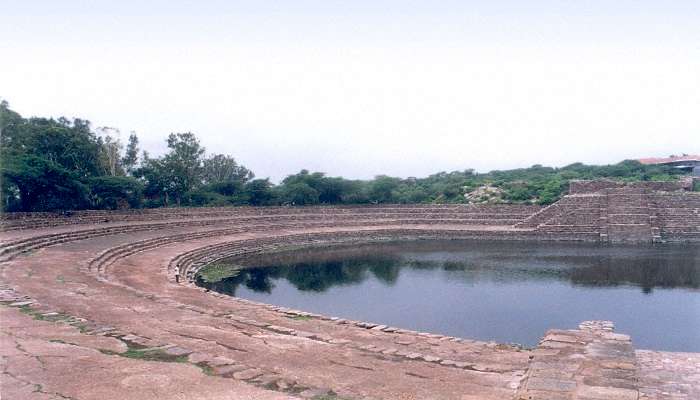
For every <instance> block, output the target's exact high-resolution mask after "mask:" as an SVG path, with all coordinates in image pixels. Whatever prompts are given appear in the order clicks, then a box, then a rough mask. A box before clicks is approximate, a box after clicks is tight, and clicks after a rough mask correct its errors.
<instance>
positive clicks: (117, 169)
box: [98, 126, 124, 176]
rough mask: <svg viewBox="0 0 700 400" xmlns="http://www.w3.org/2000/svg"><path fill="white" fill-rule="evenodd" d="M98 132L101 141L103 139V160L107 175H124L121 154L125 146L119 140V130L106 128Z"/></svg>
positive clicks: (99, 129)
mask: <svg viewBox="0 0 700 400" xmlns="http://www.w3.org/2000/svg"><path fill="white" fill-rule="evenodd" d="M98 131H99V132H100V138H99V139H101V144H102V149H101V150H102V151H101V154H102V159H103V163H104V165H105V169H106V170H107V174H108V175H111V176H117V175H123V174H124V170H123V168H122V164H121V152H122V148H123V147H124V146H123V145H122V142H121V140H119V134H120V132H119V129H116V128H110V127H106V126H104V127H101V128H98Z"/></svg>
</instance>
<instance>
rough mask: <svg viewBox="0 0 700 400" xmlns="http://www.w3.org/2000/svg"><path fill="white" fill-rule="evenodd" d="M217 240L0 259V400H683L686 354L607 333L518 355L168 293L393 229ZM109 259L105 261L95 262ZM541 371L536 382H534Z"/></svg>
mask: <svg viewBox="0 0 700 400" xmlns="http://www.w3.org/2000/svg"><path fill="white" fill-rule="evenodd" d="M130 224H132V223H130ZM125 225H129V224H125ZM99 227H104V225H102V226H80V227H79V228H75V227H74V228H73V229H71V230H66V228H64V227H56V228H47V229H37V230H34V231H27V230H24V231H16V232H13V233H12V238H10V239H12V240H19V239H23V238H24V239H26V238H31V237H35V236H39V235H40V234H42V235H43V234H59V233H66V232H69V233H71V234H73V233H74V232H76V231H78V230H85V229H97V228H99ZM227 227H228V228H230V226H229V225H226V224H224V225H223V226H222V225H216V224H214V225H209V226H195V225H194V224H193V226H186V225H185V226H176V227H175V226H174V227H163V228H160V229H158V230H141V231H133V232H127V233H113V234H109V235H103V236H100V235H92V236H89V237H84V238H83V237H78V239H80V240H75V239H70V240H69V239H60V240H56V241H55V242H50V240H49V242H48V243H47V245H40V246H39V245H37V246H34V247H33V249H32V250H31V251H30V252H29V253H25V254H21V255H20V254H19V253H18V254H14V253H12V252H7V253H6V254H5V256H6V261H4V262H3V263H1V264H0V281H1V282H2V286H0V302H3V304H4V305H3V306H2V307H0V311H1V314H0V316H1V317H2V332H1V334H2V336H0V337H1V338H2V341H1V342H0V354H1V355H2V363H3V364H2V368H3V375H2V394H3V396H4V397H3V398H13V399H23V398H75V399H97V398H100V399H103V398H105V399H110V398H122V399H124V398H156V397H157V398H188V399H189V398H241V399H242V398H246V399H247V398H252V399H255V398H260V399H268V398H269V399H277V398H279V399H282V398H289V397H290V396H291V397H297V398H298V397H301V398H314V397H316V398H322V397H320V396H326V398H333V397H334V396H335V398H347V399H438V400H439V399H486V400H488V399H513V398H516V396H522V395H525V396H527V395H530V394H533V393H535V392H534V391H535V390H539V389H537V388H538V387H539V388H540V389H541V388H545V389H546V388H548V387H549V388H551V386H547V385H548V384H554V385H555V386H556V385H563V386H564V387H566V388H568V387H569V386H566V385H570V384H568V383H566V382H569V381H573V382H576V383H577V385H576V386H575V388H574V389H575V390H573V391H568V392H567V391H562V390H558V391H557V390H554V391H552V390H549V391H548V392H552V393H553V394H552V393H549V395H552V396H556V395H562V396H564V397H561V396H560V397H559V398H581V399H598V398H632V397H624V396H632V393H635V394H636V393H637V388H638V387H639V388H640V393H642V394H643V396H647V397H646V398H683V397H678V396H686V397H685V398H688V399H691V398H694V397H693V396H694V395H695V394H697V390H698V386H699V384H698V379H697V374H698V372H697V361H698V357H697V355H696V354H690V355H682V356H678V355H677V354H670V353H657V352H637V353H634V350H633V349H632V347H631V345H630V344H629V341H628V340H627V339H624V338H623V336H622V335H620V336H616V335H617V334H615V333H612V332H608V331H606V332H605V333H604V334H600V333H596V332H598V331H595V332H593V330H591V329H588V328H582V329H581V330H580V331H575V332H576V333H575V334H573V336H574V337H576V338H577V339H576V341H577V340H579V339H578V338H579V337H580V338H585V340H583V339H582V340H583V342H585V343H584V344H583V345H578V344H575V345H571V343H572V342H567V340H564V339H567V338H569V337H571V336H572V334H570V333H566V332H568V331H563V332H559V333H556V331H552V332H550V333H549V334H548V336H547V338H545V340H544V341H543V345H542V346H540V347H538V348H537V349H535V350H533V351H530V350H526V349H521V348H519V347H516V346H510V345H504V344H497V343H492V342H483V341H477V340H469V339H459V338H452V337H445V336H440V335H433V334H428V333H420V332H412V331H406V330H402V329H399V328H395V327H387V326H384V325H379V324H377V323H365V322H360V321H347V320H342V319H337V318H332V317H330V316H319V315H314V314H308V313H304V312H303V311H296V310H288V309H284V308H280V307H273V306H268V305H263V304H256V303H252V302H248V301H244V300H240V299H234V298H229V297H227V296H224V295H219V294H214V293H205V292H204V291H203V290H201V289H199V288H195V287H191V286H186V285H178V284H176V283H174V282H173V281H172V279H170V277H169V270H168V268H169V267H170V266H171V263H172V260H173V259H175V258H176V257H178V255H180V254H183V253H185V252H188V251H191V250H197V249H201V248H204V247H205V246H211V245H216V244H224V243H235V242H240V241H243V240H251V239H263V238H267V239H269V238H278V237H284V236H285V235H290V234H328V235H330V234H334V233H337V232H357V231H361V230H369V229H378V230H383V231H386V233H387V234H389V235H390V234H391V232H392V231H394V230H397V229H404V230H405V229H407V227H405V226H395V225H381V226H375V227H371V226H365V225H363V226H333V225H332V224H331V225H329V226H304V225H301V226H294V225H284V226H279V227H275V226H264V227H261V226H243V227H242V229H238V228H236V229H231V230H229V231H226V232H224V231H221V229H224V228H227ZM239 228H241V227H239ZM408 228H410V229H416V230H418V229H428V228H429V229H432V230H434V231H440V230H441V229H442V230H445V229H450V230H454V229H463V230H465V231H472V232H474V231H479V230H482V231H483V232H498V231H499V230H508V229H509V228H508V227H499V226H487V227H486V226H485V227H464V226H462V227H456V226H439V225H438V226H436V225H431V226H429V227H427V226H417V225H411V226H410V227H408ZM217 229H218V230H219V231H216V230H217ZM4 239H5V241H6V242H9V239H6V238H4ZM161 239H162V240H161ZM165 239H168V240H165ZM110 249H118V252H115V253H114V254H112V253H105V252H106V251H110ZM8 254H13V257H14V258H12V257H7V255H8ZM104 254H108V255H109V257H107V256H104ZM101 257H102V258H101ZM9 258H11V259H9ZM94 260H100V262H95V261H94ZM105 260H106V261H105ZM598 330H600V329H598ZM552 335H555V336H554V337H552ZM556 335H559V336H556ZM605 335H608V337H606V336H605ZM601 338H603V339H604V340H603V342H604V343H605V344H606V345H605V346H602V347H601V346H599V343H598V341H600V340H602V339H601ZM623 339H624V340H623ZM569 340H574V339H569ZM606 341H607V342H606ZM608 342H609V343H608ZM556 343H563V344H565V345H566V346H568V347H569V350H567V351H563V350H560V349H559V348H558V347H557V346H560V345H559V344H556ZM550 344H551V346H550V348H548V347H547V345H550ZM566 346H565V347H566ZM554 350H557V352H553V351H554ZM577 354H578V355H579V356H581V357H583V359H582V360H584V361H585V362H584V361H581V360H579V358H578V357H579V356H577ZM635 354H637V356H636V355H635ZM635 359H638V361H634V360H635ZM571 360H574V361H575V363H573V364H572V365H576V368H575V369H574V368H573V367H572V369H571V371H570V375H571V376H568V375H567V376H562V377H558V378H557V379H560V381H559V382H558V383H553V382H551V381H546V380H544V381H542V380H541V379H549V377H548V374H554V375H556V374H557V373H558V367H559V366H560V365H563V364H566V363H571ZM591 360H593V361H591ZM601 360H602V361H601ZM668 360H671V361H670V362H668ZM579 361H581V362H580V363H579ZM589 361H590V362H592V363H593V364H591V365H593V366H594V367H590V365H589V364H586V363H587V362H589ZM604 362H609V363H615V362H618V363H619V365H618V366H617V367H615V368H612V370H613V371H615V372H616V373H617V372H619V371H618V369H620V370H621V371H632V370H628V369H625V368H624V367H628V365H627V364H626V363H629V364H632V365H634V377H636V378H634V379H632V378H631V377H630V376H627V375H625V373H624V372H620V374H617V375H615V374H614V376H607V375H605V374H606V373H607V371H606V370H607V369H611V368H608V367H605V366H601V365H602V364H601V363H604ZM537 363H540V364H537ZM542 363H544V364H546V365H547V367H546V368H539V367H537V368H533V366H541V365H543V364H542ZM589 367H590V368H589ZM618 367H620V368H618ZM566 371H569V370H568V369H566ZM623 378H624V379H627V378H629V379H628V380H629V381H630V382H632V383H630V385H628V386H625V385H623V382H619V381H618V380H620V379H622V380H624V379H623ZM538 379H540V381H539V382H538ZM562 382H563V383H562ZM625 382H627V381H625ZM579 383H581V384H580V385H579ZM538 385H540V386H538ZM542 385H544V386H542ZM586 387H594V388H596V387H597V388H603V389H605V390H607V391H605V390H604V391H601V390H600V389H593V390H591V389H586ZM671 389H673V390H671ZM611 390H612V391H611ZM614 390H617V391H614ZM543 392H547V390H544V391H543ZM601 393H602V394H601ZM665 393H668V394H665ZM535 394H537V393H535ZM608 395H614V396H617V395H620V396H623V397H614V396H613V397H604V396H608ZM566 396H569V397H566ZM586 396H587V397H586ZM596 396H597V397H596ZM601 396H603V397H601ZM654 396H656V397H654ZM663 396H676V397H663ZM525 398H528V397H525ZM533 398H534V397H533ZM549 398H557V397H551V396H550V397H549Z"/></svg>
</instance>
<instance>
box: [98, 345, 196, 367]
mask: <svg viewBox="0 0 700 400" xmlns="http://www.w3.org/2000/svg"><path fill="white" fill-rule="evenodd" d="M100 352H101V353H102V354H107V355H110V356H120V357H125V358H133V359H135V360H143V361H159V362H176V363H186V362H187V356H175V355H172V354H168V353H166V352H165V351H163V350H162V349H135V348H133V347H131V346H130V345H129V343H127V350H126V351H125V352H123V353H117V352H115V351H111V350H104V349H101V350H100Z"/></svg>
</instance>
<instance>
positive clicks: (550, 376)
mask: <svg viewBox="0 0 700 400" xmlns="http://www.w3.org/2000/svg"><path fill="white" fill-rule="evenodd" d="M613 328H614V327H613V324H612V322H609V321H586V322H583V323H581V325H579V329H577V330H550V331H548V332H547V334H546V335H545V336H544V338H543V339H542V341H541V342H540V344H539V345H538V346H537V349H535V350H534V351H533V356H532V358H531V361H530V365H529V368H528V372H527V374H526V377H525V379H524V380H523V383H522V385H521V387H520V389H519V390H518V395H517V397H516V398H517V399H518V400H564V399H566V400H609V399H610V400H612V399H616V400H637V399H638V398H639V390H638V371H637V360H636V356H635V352H634V348H633V347H632V343H631V341H630V337H629V336H627V335H621V334H617V333H614V332H613Z"/></svg>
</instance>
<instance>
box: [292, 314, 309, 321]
mask: <svg viewBox="0 0 700 400" xmlns="http://www.w3.org/2000/svg"><path fill="white" fill-rule="evenodd" d="M287 318H289V319H293V320H295V321H308V320H311V319H313V318H311V317H309V316H308V315H289V316H287Z"/></svg>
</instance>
